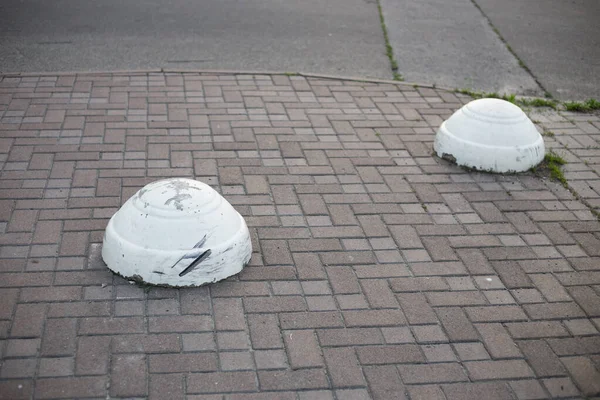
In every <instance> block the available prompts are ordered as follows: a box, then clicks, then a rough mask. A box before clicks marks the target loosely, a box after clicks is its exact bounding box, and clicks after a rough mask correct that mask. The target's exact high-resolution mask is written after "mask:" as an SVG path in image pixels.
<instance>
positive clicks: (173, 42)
mask: <svg viewBox="0 0 600 400" xmlns="http://www.w3.org/2000/svg"><path fill="white" fill-rule="evenodd" d="M475 2H476V3H475ZM381 5H382V8H383V14H384V16H385V21H386V24H387V28H388V32H389V38H390V43H391V45H392V47H393V49H394V52H395V55H396V59H397V61H398V64H399V67H400V69H399V72H400V73H401V74H402V75H403V76H404V77H405V79H406V80H407V81H412V82H422V83H429V84H433V83H435V84H438V85H440V86H446V87H450V88H461V89H473V90H485V91H497V92H505V93H519V94H537V95H541V94H543V92H544V90H543V89H546V90H548V91H550V92H551V93H552V94H553V95H554V96H556V97H559V98H562V99H583V98H589V97H595V98H600V23H598V19H599V18H598V17H600V1H598V0H419V1H414V0H381ZM490 22H491V24H492V25H493V26H494V27H496V28H497V30H498V31H499V33H500V34H501V35H502V37H503V38H505V39H506V41H507V43H508V45H510V46H511V48H512V49H513V50H514V51H515V53H516V54H517V55H518V56H519V58H520V59H521V60H522V61H523V62H524V63H525V64H526V65H527V66H528V67H529V68H530V70H531V71H532V74H533V76H532V75H530V74H529V73H528V72H527V71H526V70H524V69H523V68H521V67H520V66H519V62H518V60H517V59H516V58H515V57H514V56H513V54H511V53H510V52H509V51H508V49H507V46H506V44H505V43H503V42H502V40H501V39H500V37H499V36H498V34H497V33H496V32H494V29H493V28H492V25H490ZM148 68H177V69H219V70H244V71H290V72H293V71H302V72H313V73H323V74H336V75H344V76H362V77H375V78H391V77H392V73H391V70H390V63H389V60H388V59H387V57H386V55H385V42H384V39H383V33H382V29H381V25H380V22H379V14H378V10H377V3H376V2H375V0H303V1H291V0H288V1H284V0H166V1H165V0H128V1H121V0H46V1H44V0H1V1H0V71H4V72H18V71H23V72H35V71H110V70H123V69H148ZM536 79H537V82H540V83H541V87H540V86H538V84H537V83H536Z"/></svg>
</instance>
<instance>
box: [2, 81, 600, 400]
mask: <svg viewBox="0 0 600 400" xmlns="http://www.w3.org/2000/svg"><path fill="white" fill-rule="evenodd" d="M468 100H469V99H468V98H466V97H462V96H461V97H457V96H456V95H455V94H453V93H448V92H445V91H442V90H432V89H420V88H416V89H415V88H413V87H412V86H406V85H405V86H396V85H393V84H382V83H379V84H377V83H359V82H351V81H339V80H327V79H317V78H305V77H300V76H295V77H288V76H284V75H280V76H277V75H273V76H267V75H260V76H258V75H255V76H252V75H214V74H213V75H209V74H205V75H201V74H196V73H189V74H178V73H172V74H159V73H156V74H138V75H135V74H134V75H98V74H96V75H79V76H60V77H56V76H27V77H25V76H23V77H18V76H16V77H15V76H5V77H3V78H1V77H0V152H1V153H0V163H1V165H2V173H1V176H0V233H1V235H0V245H1V249H0V338H1V339H2V343H1V345H0V354H1V358H2V364H1V367H0V398H6V399H17V398H31V397H33V398H40V399H46V398H48V399H49V398H52V399H54V398H61V399H62V398H69V399H72V398H98V399H106V398H132V397H134V398H135V397H138V398H146V397H148V398H151V399H161V400H162V399H180V398H186V396H187V398H188V399H195V400H200V399H205V400H208V399H210V400H213V399H223V398H225V399H297V400H300V399H302V400H308V399H340V400H346V399H348V400H358V399H369V398H374V399H403V398H410V399H428V400H430V399H431V400H433V399H448V400H453V399H459V400H464V399H476V400H479V399H543V398H549V397H561V398H565V397H567V398H584V397H592V396H598V395H600V373H599V372H598V371H599V369H600V333H599V332H598V330H599V329H600V223H599V222H598V220H597V219H596V217H595V216H594V215H593V214H592V213H591V212H590V209H589V207H590V206H591V207H596V208H598V207H600V177H599V174H600V149H599V145H600V118H598V116H597V115H596V116H594V115H581V114H568V113H557V112H554V111H543V112H541V111H536V112H534V113H532V119H534V120H535V121H537V122H538V124H539V126H540V128H541V129H545V130H551V131H552V132H553V133H554V136H553V137H551V136H546V139H547V146H548V147H553V148H555V149H557V150H558V151H559V152H560V153H562V154H563V155H564V156H565V158H566V159H567V160H568V161H569V164H567V165H566V166H565V167H564V170H565V172H566V176H567V178H568V180H569V185H570V187H571V189H573V190H574V192H576V193H577V194H578V196H579V198H580V199H581V201H580V200H577V198H576V197H575V196H574V194H572V193H571V192H570V191H569V190H567V189H565V188H563V187H562V186H561V185H560V184H556V183H553V182H550V181H547V180H544V179H541V178H538V177H535V176H533V175H531V174H524V175H519V176H493V175H486V174H479V173H469V172H466V171H464V170H462V169H460V168H457V167H455V166H451V165H449V164H448V163H447V162H445V161H441V160H439V159H437V158H435V157H432V155H431V154H432V148H431V144H432V140H433V138H434V134H435V130H436V128H437V127H438V126H439V124H440V123H441V122H442V121H443V119H445V118H447V117H448V116H449V115H450V114H451V113H452V112H453V111H454V110H456V109H457V108H459V107H460V106H461V105H462V104H463V103H465V102H467V101H468ZM171 176H183V177H194V178H196V179H199V180H201V181H203V182H207V183H209V184H211V185H213V186H214V187H215V188H217V189H218V190H220V192H221V193H222V194H223V195H224V196H225V197H226V198H227V199H228V200H229V201H230V202H231V203H232V204H233V205H234V206H235V207H236V208H237V209H238V210H239V211H240V213H242V214H243V215H244V216H245V218H246V220H247V222H248V225H249V227H250V230H251V234H252V240H253V246H254V251H255V253H254V255H253V258H252V260H251V263H250V265H249V266H248V267H247V268H246V269H244V271H243V272H242V273H241V274H240V275H239V276H237V277H234V278H233V279H230V280H228V281H226V282H221V283H218V284H214V285H212V286H209V287H202V288H197V289H183V290H175V289H163V288H158V289H157V288H145V287H138V286H136V285H132V284H130V283H128V282H127V281H125V280H123V279H121V278H118V277H115V276H113V275H112V274H111V273H110V272H108V270H107V269H106V268H105V266H104V265H103V263H102V262H101V260H100V257H99V252H100V246H101V242H102V235H103V230H104V228H105V226H106V223H107V221H108V218H110V216H111V215H112V214H113V213H114V212H115V211H116V210H117V208H118V207H119V206H120V205H121V204H122V203H123V202H124V201H125V200H126V199H127V198H128V197H129V196H131V195H132V194H133V193H134V192H135V191H137V190H138V189H139V188H140V187H142V186H143V185H144V184H146V183H148V182H150V181H154V180H157V179H159V178H163V177H171Z"/></svg>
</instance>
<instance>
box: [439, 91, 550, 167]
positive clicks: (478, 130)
mask: <svg viewBox="0 0 600 400" xmlns="http://www.w3.org/2000/svg"><path fill="white" fill-rule="evenodd" d="M433 148H434V150H435V152H436V154H437V155H438V156H439V157H441V158H444V159H446V160H449V161H453V162H456V164H458V165H461V166H465V167H469V168H474V169H477V170H480V171H488V172H522V171H527V170H529V169H530V168H532V167H534V166H536V165H538V164H539V163H540V162H541V161H542V160H543V159H544V153H545V148H544V139H543V138H542V135H540V133H539V132H538V131H537V129H536V128H535V126H534V125H533V122H531V120H530V119H529V118H528V117H527V115H525V113H524V112H523V110H521V109H520V108H519V107H517V106H516V105H514V104H512V103H510V102H508V101H505V100H500V99H479V100H474V101H471V102H470V103H468V104H466V105H465V106H463V107H462V108H461V109H459V110H458V111H456V112H455V113H454V114H452V116H451V117H450V118H448V119H447V120H446V121H444V122H443V123H442V125H441V126H440V128H439V130H438V132H437V135H436V137H435V142H434V144H433Z"/></svg>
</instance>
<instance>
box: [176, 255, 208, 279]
mask: <svg viewBox="0 0 600 400" xmlns="http://www.w3.org/2000/svg"><path fill="white" fill-rule="evenodd" d="M210 253H211V251H210V249H208V250H206V251H205V252H204V253H202V254H200V255H199V256H198V258H196V259H195V260H194V261H192V263H191V264H190V265H189V266H188V267H187V268H185V269H184V270H183V271H181V272H180V273H179V276H184V275H187V274H189V273H190V272H192V270H193V269H194V268H196V266H197V265H198V264H200V263H201V262H202V261H204V260H206V259H207V258H208V256H210Z"/></svg>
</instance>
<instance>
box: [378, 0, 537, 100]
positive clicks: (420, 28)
mask: <svg viewBox="0 0 600 400" xmlns="http://www.w3.org/2000/svg"><path fill="white" fill-rule="evenodd" d="M381 4H382V8H383V10H384V18H385V21H386V25H387V29H388V36H389V38H390V43H391V45H392V48H393V49H394V55H395V57H396V60H397V62H398V67H399V68H398V71H399V73H401V74H402V76H403V77H404V78H405V79H406V80H407V81H409V82H428V83H432V84H433V83H435V84H438V85H441V86H444V87H449V88H457V89H475V90H483V91H498V92H502V93H523V94H531V95H540V94H542V91H541V89H540V88H539V86H538V85H537V83H536V82H535V80H534V79H533V78H532V77H531V75H529V74H528V73H527V72H526V71H525V70H524V69H523V68H521V67H520V66H519V63H518V61H517V59H516V58H515V57H514V56H513V55H512V54H511V53H510V52H509V51H508V49H507V47H506V45H505V44H504V43H502V41H501V39H500V38H499V37H498V35H497V34H496V33H495V32H494V30H493V29H492V27H491V26H490V24H489V23H488V21H487V20H486V18H485V17H484V16H483V15H482V14H481V12H480V11H479V9H477V7H475V6H474V5H473V3H472V2H471V0H451V1H448V0H419V1H414V0H381Z"/></svg>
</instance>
